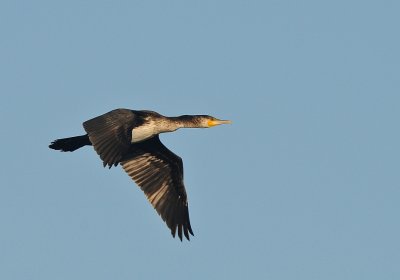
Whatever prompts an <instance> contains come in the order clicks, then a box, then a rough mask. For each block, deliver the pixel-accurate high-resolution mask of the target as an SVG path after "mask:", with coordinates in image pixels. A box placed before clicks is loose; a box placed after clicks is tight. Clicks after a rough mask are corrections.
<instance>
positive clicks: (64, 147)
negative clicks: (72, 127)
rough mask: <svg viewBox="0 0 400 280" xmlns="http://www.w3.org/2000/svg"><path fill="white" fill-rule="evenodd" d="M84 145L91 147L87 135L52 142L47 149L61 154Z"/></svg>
mask: <svg viewBox="0 0 400 280" xmlns="http://www.w3.org/2000/svg"><path fill="white" fill-rule="evenodd" d="M86 145H92V143H91V142H90V140H89V136H88V135H87V134H86V135H81V136H75V137H68V138H63V139H57V140H54V141H53V142H51V144H50V145H49V148H50V149H53V150H60V151H62V152H73V151H75V150H77V149H79V148H82V147H83V146H86Z"/></svg>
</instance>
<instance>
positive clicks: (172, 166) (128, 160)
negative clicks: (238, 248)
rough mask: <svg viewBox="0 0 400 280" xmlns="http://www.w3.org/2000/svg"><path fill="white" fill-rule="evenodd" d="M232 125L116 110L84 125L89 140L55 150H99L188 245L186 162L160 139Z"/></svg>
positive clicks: (65, 142)
mask: <svg viewBox="0 0 400 280" xmlns="http://www.w3.org/2000/svg"><path fill="white" fill-rule="evenodd" d="M228 123H231V121H227V120H219V119H216V118H214V117H211V116H207V115H183V116H179V117H165V116H163V115H160V114H158V113H156V112H153V111H137V110H129V109H116V110H113V111H110V112H108V113H106V114H104V115H101V116H98V117H96V118H93V119H91V120H88V121H86V122H84V123H83V127H84V129H85V131H86V133H87V134H85V135H81V136H75V137H69V138H63V139H58V140H55V141H53V142H52V143H51V144H50V145H49V147H50V148H51V149H54V150H60V151H63V152H72V151H75V150H77V149H79V148H81V147H83V146H86V145H93V147H94V149H95V150H96V152H97V154H98V155H99V156H100V158H101V160H102V161H103V165H104V167H105V166H108V167H109V168H111V167H112V166H116V165H117V164H121V166H122V168H123V169H124V170H125V171H126V172H127V173H128V174H129V176H130V177H131V178H132V179H133V180H134V181H135V182H136V184H137V185H138V186H139V187H140V188H141V189H142V190H143V191H144V193H145V195H146V196H147V199H148V200H149V201H150V203H151V204H152V205H153V207H154V208H155V209H156V211H157V213H158V214H159V215H160V216H161V218H162V219H163V220H164V221H165V223H166V224H167V226H168V227H169V228H170V229H171V234H172V236H173V237H175V234H176V230H178V236H179V238H180V240H181V241H182V232H183V234H184V235H185V237H186V239H188V240H189V233H190V234H191V235H193V230H192V228H191V226H190V220H189V210H188V200H187V195H186V190H185V186H184V183H183V163H182V159H181V158H180V157H179V156H177V155H176V154H174V153H173V152H171V151H170V150H169V149H168V148H167V147H165V146H164V145H163V144H162V143H161V141H160V138H159V136H158V135H159V134H160V133H164V132H172V131H175V130H177V129H179V128H208V127H213V126H216V125H220V124H228Z"/></svg>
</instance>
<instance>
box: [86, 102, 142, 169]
mask: <svg viewBox="0 0 400 280" xmlns="http://www.w3.org/2000/svg"><path fill="white" fill-rule="evenodd" d="M142 121H143V120H142V119H141V118H140V117H139V116H137V115H136V114H135V113H134V112H133V111H132V110H128V109H116V110H113V111H110V112H108V113H105V114H103V115H101V116H98V117H96V118H93V119H91V120H88V121H86V122H84V123H83V127H84V129H85V130H86V133H87V134H88V136H89V139H90V142H91V143H92V144H93V147H94V149H95V151H96V152H97V154H98V155H99V156H100V158H101V159H102V161H103V164H104V166H107V165H108V166H109V167H111V166H113V165H117V164H118V163H119V162H120V161H121V159H122V158H123V157H124V155H125V154H126V153H127V152H128V151H129V148H130V146H131V138H132V134H131V132H132V128H133V127H134V126H135V125H138V124H140V123H141V122H142Z"/></svg>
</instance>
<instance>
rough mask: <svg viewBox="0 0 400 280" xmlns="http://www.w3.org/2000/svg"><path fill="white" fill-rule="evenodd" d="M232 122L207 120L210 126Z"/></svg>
mask: <svg viewBox="0 0 400 280" xmlns="http://www.w3.org/2000/svg"><path fill="white" fill-rule="evenodd" d="M230 123H232V121H229V120H210V121H208V126H209V127H212V126H216V125H220V124H230Z"/></svg>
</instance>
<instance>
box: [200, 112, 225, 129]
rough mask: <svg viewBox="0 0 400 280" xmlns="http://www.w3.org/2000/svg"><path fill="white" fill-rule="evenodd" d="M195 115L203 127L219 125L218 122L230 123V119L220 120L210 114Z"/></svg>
mask: <svg viewBox="0 0 400 280" xmlns="http://www.w3.org/2000/svg"><path fill="white" fill-rule="evenodd" d="M197 117H198V119H197V121H198V123H199V125H200V126H201V127H203V128H209V127H213V126H216V125H220V124H230V123H232V121H229V120H220V119H217V118H214V117H212V116H208V115H200V116H197Z"/></svg>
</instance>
